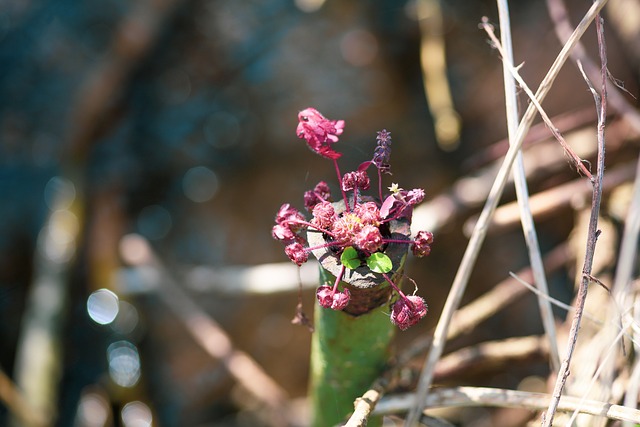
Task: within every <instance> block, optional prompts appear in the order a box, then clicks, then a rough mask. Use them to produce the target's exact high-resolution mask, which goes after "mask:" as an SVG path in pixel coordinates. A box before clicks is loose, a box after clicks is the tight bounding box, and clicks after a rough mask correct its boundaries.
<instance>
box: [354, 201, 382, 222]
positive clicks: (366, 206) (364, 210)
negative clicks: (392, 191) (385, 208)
mask: <svg viewBox="0 0 640 427" xmlns="http://www.w3.org/2000/svg"><path fill="white" fill-rule="evenodd" d="M353 213H354V214H355V215H357V216H358V217H359V218H360V219H361V220H362V223H363V224H365V225H375V226H376V227H377V226H379V225H380V209H378V206H376V204H375V202H364V203H360V204H358V205H356V207H355V209H354V210H353Z"/></svg>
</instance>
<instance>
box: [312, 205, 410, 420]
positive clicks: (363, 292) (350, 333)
mask: <svg viewBox="0 0 640 427" xmlns="http://www.w3.org/2000/svg"><path fill="white" fill-rule="evenodd" d="M334 205H335V206H337V209H336V211H337V212H341V211H343V210H344V208H345V204H344V202H342V201H341V202H338V203H336V204H334ZM409 235H410V227H409V221H408V220H400V221H396V220H394V221H390V222H389V230H388V235H387V236H385V237H386V238H389V239H391V240H393V242H391V243H389V244H388V245H387V247H386V248H385V254H386V255H387V256H388V257H389V258H390V259H391V261H392V263H393V269H392V271H393V273H389V275H390V276H391V277H390V278H391V280H393V281H394V283H396V284H397V285H398V286H399V285H400V284H399V282H400V278H401V277H402V270H403V267H404V262H405V259H406V255H407V249H408V242H409ZM325 237H326V236H324V235H322V233H318V232H315V231H312V230H310V231H309V232H308V234H307V239H308V241H309V244H310V245H311V246H312V247H315V248H316V249H314V250H313V251H312V252H313V254H314V255H315V257H316V258H317V259H318V260H319V261H320V264H321V267H320V280H321V284H327V285H332V284H334V283H335V280H336V276H341V272H344V276H342V281H341V282H340V284H339V288H340V289H344V288H347V289H349V292H350V294H351V299H350V300H349V305H348V306H347V307H346V308H345V309H344V310H343V311H335V310H331V309H326V308H322V307H319V306H316V309H315V332H314V334H313V339H312V343H311V383H310V388H309V392H310V393H309V394H310V396H311V404H312V408H311V409H312V413H313V415H312V422H311V426H312V427H330V426H334V425H336V424H338V423H339V422H341V421H343V420H344V419H345V417H346V416H347V415H349V414H350V413H351V412H353V403H354V401H355V399H356V398H358V397H359V396H362V394H364V392H365V391H367V390H368V389H369V387H370V386H371V385H372V384H373V382H374V381H375V380H376V379H377V378H378V377H379V376H380V374H381V373H382V371H383V369H384V366H385V364H386V362H387V361H388V360H389V356H390V344H391V340H392V339H393V335H394V332H395V329H396V327H395V326H394V325H393V324H392V323H391V321H390V319H389V309H388V306H389V299H390V297H391V294H392V291H393V289H392V287H391V286H390V285H389V283H388V282H387V281H386V280H385V278H384V277H383V276H382V275H381V274H378V273H374V272H372V271H371V270H370V269H369V268H368V267H367V266H366V265H364V263H363V265H361V266H360V267H358V268H356V269H355V270H351V269H346V271H343V270H344V268H343V266H342V264H341V263H340V257H339V254H338V253H337V252H336V251H334V250H332V248H331V247H330V246H327V245H326V243H327V241H325ZM405 242H406V243H405ZM368 425H369V426H374V427H375V426H381V425H382V420H381V419H377V420H376V419H372V420H369V423H368Z"/></svg>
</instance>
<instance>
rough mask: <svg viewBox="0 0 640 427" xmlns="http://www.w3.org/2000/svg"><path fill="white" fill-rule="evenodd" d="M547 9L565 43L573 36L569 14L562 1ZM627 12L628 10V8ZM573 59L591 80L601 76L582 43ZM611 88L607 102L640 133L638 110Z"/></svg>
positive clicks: (553, 0)
mask: <svg viewBox="0 0 640 427" xmlns="http://www.w3.org/2000/svg"><path fill="white" fill-rule="evenodd" d="M547 9H548V10H549V16H550V17H551V20H552V21H553V23H554V30H555V32H556V35H557V37H558V40H560V43H564V42H565V41H566V40H567V38H568V37H569V35H570V34H571V24H570V23H569V12H568V11H567V8H566V6H565V4H564V2H563V1H562V0H547ZM625 10H628V8H627V9H625ZM627 13H628V12H627ZM632 13H633V12H632ZM571 57H572V59H574V60H575V61H580V62H582V64H583V66H584V68H585V70H586V74H587V75H588V76H589V77H590V78H591V79H593V80H595V79H597V78H598V77H597V76H598V75H599V73H600V70H599V69H598V66H597V65H596V64H595V63H594V62H593V61H592V60H591V58H590V57H589V55H587V52H586V50H585V48H584V46H582V44H581V43H578V45H576V48H575V49H574V50H573V51H572V52H571ZM609 88H610V89H611V91H610V93H609V96H608V98H609V99H608V101H607V102H609V103H611V106H612V107H613V108H614V109H615V110H616V111H617V112H619V113H620V114H621V115H622V116H623V117H624V119H625V120H626V121H627V122H628V123H629V124H631V125H632V126H633V127H634V128H635V129H636V131H638V132H640V113H638V111H637V110H636V108H635V107H634V106H633V105H632V104H630V103H629V102H628V101H627V100H626V98H625V95H624V94H622V93H620V90H619V89H618V88H617V87H615V85H614V84H612V83H611V82H609Z"/></svg>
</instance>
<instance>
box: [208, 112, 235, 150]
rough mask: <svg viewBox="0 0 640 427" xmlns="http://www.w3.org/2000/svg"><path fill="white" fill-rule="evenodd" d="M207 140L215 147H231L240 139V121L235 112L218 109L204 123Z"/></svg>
mask: <svg viewBox="0 0 640 427" xmlns="http://www.w3.org/2000/svg"><path fill="white" fill-rule="evenodd" d="M203 131H204V137H205V140H206V141H207V142H208V143H209V144H211V145H212V146H213V147H215V148H229V147H232V146H234V145H236V144H237V143H238V141H239V140H240V121H239V120H238V117H237V116H235V115H234V114H231V113H228V112H226V111H218V112H216V113H213V114H212V115H210V116H209V117H208V118H207V120H206V121H205V123H204V129H203Z"/></svg>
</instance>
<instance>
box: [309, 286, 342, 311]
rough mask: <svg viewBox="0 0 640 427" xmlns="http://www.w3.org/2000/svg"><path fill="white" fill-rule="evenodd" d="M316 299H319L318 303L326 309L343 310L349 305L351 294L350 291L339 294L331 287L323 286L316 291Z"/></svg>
mask: <svg viewBox="0 0 640 427" xmlns="http://www.w3.org/2000/svg"><path fill="white" fill-rule="evenodd" d="M316 298H317V299H318V303H320V305H321V306H322V307H324V308H331V309H333V310H342V309H344V308H345V307H346V306H347V305H349V299H351V293H350V292H349V289H345V290H344V291H343V292H339V291H336V290H334V289H333V288H332V287H331V286H328V285H323V286H320V287H319V288H318V290H317V291H316Z"/></svg>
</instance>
